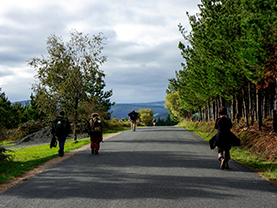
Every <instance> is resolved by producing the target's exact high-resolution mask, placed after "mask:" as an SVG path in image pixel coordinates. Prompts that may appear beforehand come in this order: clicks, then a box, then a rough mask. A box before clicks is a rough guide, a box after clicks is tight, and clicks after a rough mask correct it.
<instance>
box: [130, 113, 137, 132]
mask: <svg viewBox="0 0 277 208" xmlns="http://www.w3.org/2000/svg"><path fill="white" fill-rule="evenodd" d="M128 116H129V121H130V123H131V129H132V130H133V131H135V130H136V125H137V119H138V113H137V112H135V110H132V111H131V112H130V113H128Z"/></svg>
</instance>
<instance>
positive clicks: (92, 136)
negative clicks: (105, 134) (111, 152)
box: [90, 135, 95, 150]
mask: <svg viewBox="0 0 277 208" xmlns="http://www.w3.org/2000/svg"><path fill="white" fill-rule="evenodd" d="M94 143H95V136H94V135H90V148H91V149H92V150H93V149H94Z"/></svg>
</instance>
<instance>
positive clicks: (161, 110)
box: [111, 101, 168, 120]
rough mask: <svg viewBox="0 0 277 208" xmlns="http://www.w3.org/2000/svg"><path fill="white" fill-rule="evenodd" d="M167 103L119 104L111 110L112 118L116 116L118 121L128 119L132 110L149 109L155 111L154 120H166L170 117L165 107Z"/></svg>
mask: <svg viewBox="0 0 277 208" xmlns="http://www.w3.org/2000/svg"><path fill="white" fill-rule="evenodd" d="M164 103H165V101H157V102H150V103H119V104H117V103H116V104H115V105H114V106H112V108H111V112H112V117H113V116H116V118H117V119H118V120H120V119H122V118H125V117H126V118H128V113H129V112H131V110H133V109H134V110H135V111H138V110H139V109H145V108H149V109H151V110H153V113H154V118H156V119H157V118H160V119H163V120H165V119H166V118H167V116H168V112H167V109H166V108H165V107H164Z"/></svg>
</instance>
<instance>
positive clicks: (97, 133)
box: [88, 113, 103, 155]
mask: <svg viewBox="0 0 277 208" xmlns="http://www.w3.org/2000/svg"><path fill="white" fill-rule="evenodd" d="M102 131H103V121H102V119H101V118H100V116H99V115H98V113H93V114H91V119H90V121H89V131H88V134H89V135H90V148H91V154H94V155H97V154H99V149H100V142H101V141H102V140H103V136H102Z"/></svg>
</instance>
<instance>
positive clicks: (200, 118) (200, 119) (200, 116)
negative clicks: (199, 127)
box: [199, 106, 202, 121]
mask: <svg viewBox="0 0 277 208" xmlns="http://www.w3.org/2000/svg"><path fill="white" fill-rule="evenodd" d="M199 121H202V110H201V107H200V106H199Z"/></svg>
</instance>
